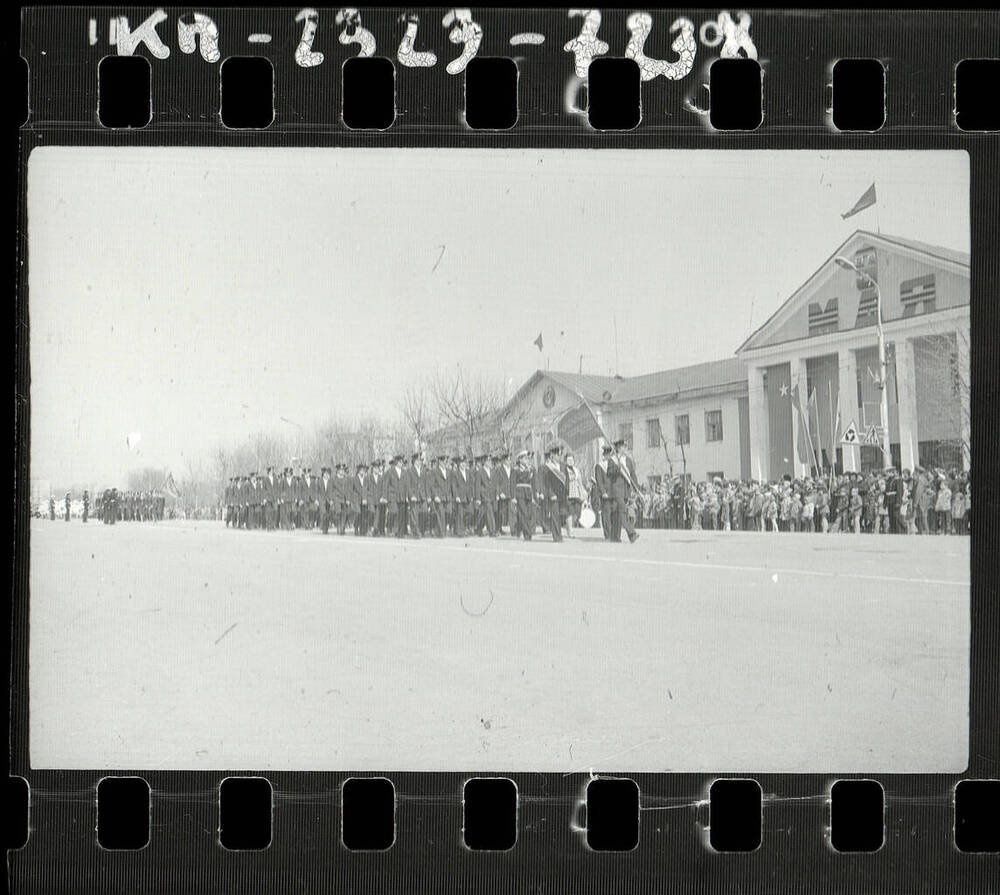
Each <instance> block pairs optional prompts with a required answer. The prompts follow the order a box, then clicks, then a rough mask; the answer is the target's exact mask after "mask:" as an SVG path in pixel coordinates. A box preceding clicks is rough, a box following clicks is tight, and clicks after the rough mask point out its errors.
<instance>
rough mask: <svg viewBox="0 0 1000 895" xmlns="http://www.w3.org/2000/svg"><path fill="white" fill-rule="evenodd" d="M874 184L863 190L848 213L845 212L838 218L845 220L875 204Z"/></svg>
mask: <svg viewBox="0 0 1000 895" xmlns="http://www.w3.org/2000/svg"><path fill="white" fill-rule="evenodd" d="M875 201H876V196H875V184H874V183H872V185H871V186H870V187H868V189H866V190H865V192H864V194H863V195H862V196H861V198H860V199H858V201H857V202H855V203H854V207H853V208H851V210H850V211H845V212H844V213H843V214H842V215H841V216H840V217H841V219H842V220H845V221H846V220H847V219H848V218H849V217H852V216H853V215H856V214H857V213H858V212H859V211H864V210H865V209H866V208H871V206H873V205H874V204H875Z"/></svg>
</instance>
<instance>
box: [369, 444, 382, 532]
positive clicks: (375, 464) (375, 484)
mask: <svg viewBox="0 0 1000 895" xmlns="http://www.w3.org/2000/svg"><path fill="white" fill-rule="evenodd" d="M369 479H370V482H369V489H370V490H369V498H368V499H369V501H370V502H371V531H372V537H374V538H379V537H382V535H384V534H385V500H384V499H383V498H382V488H383V487H384V479H385V468H384V464H383V462H382V459H381V458H380V457H375V458H374V459H373V460H372V463H371V469H370V470H369Z"/></svg>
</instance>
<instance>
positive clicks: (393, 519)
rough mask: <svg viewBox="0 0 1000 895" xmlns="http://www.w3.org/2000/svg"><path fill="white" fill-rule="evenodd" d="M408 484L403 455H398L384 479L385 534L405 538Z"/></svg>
mask: <svg viewBox="0 0 1000 895" xmlns="http://www.w3.org/2000/svg"><path fill="white" fill-rule="evenodd" d="M405 491H406V483H405V482H404V481H403V455H402V454H396V455H395V456H394V457H393V458H392V462H391V463H390V465H389V468H388V469H387V470H386V471H385V475H384V476H383V477H382V498H381V499H382V500H383V501H385V533H386V534H387V535H395V536H396V537H397V538H401V537H403V535H404V534H405V533H406V493H405Z"/></svg>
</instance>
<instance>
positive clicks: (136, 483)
mask: <svg viewBox="0 0 1000 895" xmlns="http://www.w3.org/2000/svg"><path fill="white" fill-rule="evenodd" d="M165 477H166V473H165V472H164V471H163V470H162V469H160V468H159V467H158V466H143V467H142V468H141V469H133V470H130V471H129V474H128V489H129V491H155V490H156V489H157V488H159V487H160V485H162V484H163V480H164V478H165Z"/></svg>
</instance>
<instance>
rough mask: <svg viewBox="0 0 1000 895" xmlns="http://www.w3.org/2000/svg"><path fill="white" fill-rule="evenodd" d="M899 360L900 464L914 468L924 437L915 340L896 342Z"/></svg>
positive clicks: (902, 339) (905, 339) (901, 339)
mask: <svg viewBox="0 0 1000 895" xmlns="http://www.w3.org/2000/svg"><path fill="white" fill-rule="evenodd" d="M894 349H895V357H896V397H897V407H898V410H899V464H900V467H901V468H902V469H910V470H912V469H914V468H915V467H916V466H917V465H918V463H919V452H920V436H919V432H918V429H917V365H916V361H915V359H914V355H913V341H912V340H911V339H907V338H905V337H904V338H900V339H898V340H897V341H896V342H895V343H894Z"/></svg>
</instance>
